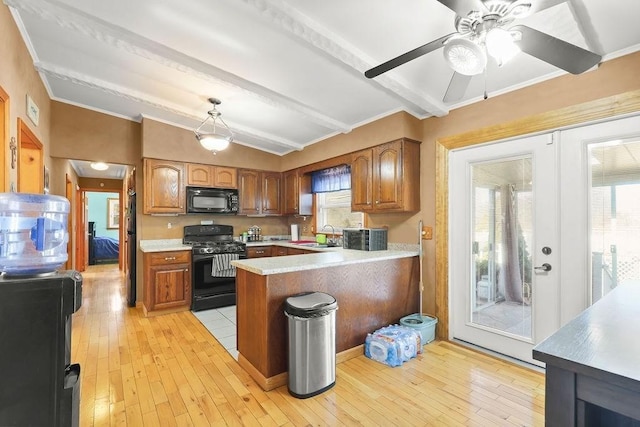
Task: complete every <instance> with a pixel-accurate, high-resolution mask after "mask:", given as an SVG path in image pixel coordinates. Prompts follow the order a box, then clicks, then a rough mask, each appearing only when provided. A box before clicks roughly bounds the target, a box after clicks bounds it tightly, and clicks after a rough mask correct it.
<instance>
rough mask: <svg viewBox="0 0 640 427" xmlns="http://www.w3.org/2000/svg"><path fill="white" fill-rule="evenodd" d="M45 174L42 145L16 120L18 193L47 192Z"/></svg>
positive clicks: (20, 121) (29, 130)
mask: <svg viewBox="0 0 640 427" xmlns="http://www.w3.org/2000/svg"><path fill="white" fill-rule="evenodd" d="M45 174H48V172H47V171H45V169H44V154H43V151H42V143H41V142H40V140H38V138H37V137H36V135H35V134H34V133H33V132H32V131H31V129H29V127H28V126H27V125H26V123H25V122H24V121H22V120H21V119H18V192H20V193H34V194H41V193H46V192H48V191H49V187H48V185H49V183H48V182H47V183H45ZM47 178H48V177H47ZM45 184H46V185H45Z"/></svg>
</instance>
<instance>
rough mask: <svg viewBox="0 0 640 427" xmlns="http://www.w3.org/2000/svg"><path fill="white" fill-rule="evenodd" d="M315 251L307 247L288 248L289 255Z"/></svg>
mask: <svg viewBox="0 0 640 427" xmlns="http://www.w3.org/2000/svg"><path fill="white" fill-rule="evenodd" d="M314 252H315V251H309V250H307V249H298V248H287V255H302V254H312V253H314Z"/></svg>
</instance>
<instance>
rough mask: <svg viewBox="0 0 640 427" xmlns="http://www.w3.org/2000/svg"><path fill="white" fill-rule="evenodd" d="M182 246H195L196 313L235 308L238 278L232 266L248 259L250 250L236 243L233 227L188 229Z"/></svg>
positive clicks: (194, 289)
mask: <svg viewBox="0 0 640 427" xmlns="http://www.w3.org/2000/svg"><path fill="white" fill-rule="evenodd" d="M182 242H183V243H184V244H187V245H191V246H192V250H191V251H192V254H191V260H192V268H191V272H192V273H191V284H192V289H193V298H192V300H191V309H192V310H194V311H199V310H207V309H211V308H218V307H225V306H229V305H235V303H236V277H235V276H236V275H235V267H233V266H232V265H231V264H230V263H231V261H234V260H238V259H245V258H246V257H247V246H246V244H245V243H243V242H238V241H235V240H234V239H233V226H231V225H188V226H186V227H184V237H183V239H182Z"/></svg>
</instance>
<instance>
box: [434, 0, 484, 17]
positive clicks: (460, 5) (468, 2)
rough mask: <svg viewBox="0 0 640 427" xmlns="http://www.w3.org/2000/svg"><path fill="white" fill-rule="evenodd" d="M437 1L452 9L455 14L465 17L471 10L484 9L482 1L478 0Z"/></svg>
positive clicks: (479, 10)
mask: <svg viewBox="0 0 640 427" xmlns="http://www.w3.org/2000/svg"><path fill="white" fill-rule="evenodd" d="M438 2H440V3H442V4H443V5H445V6H447V7H448V8H449V9H451V10H453V11H454V12H455V13H456V14H458V15H460V16H462V17H466V16H467V14H468V13H469V12H471V11H472V10H475V11H478V12H481V11H486V10H487V9H486V7H485V5H484V3H482V2H481V1H480V0H438Z"/></svg>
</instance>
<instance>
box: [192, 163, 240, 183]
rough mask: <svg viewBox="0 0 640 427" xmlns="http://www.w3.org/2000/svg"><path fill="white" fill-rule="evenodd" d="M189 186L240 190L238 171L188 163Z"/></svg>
mask: <svg viewBox="0 0 640 427" xmlns="http://www.w3.org/2000/svg"><path fill="white" fill-rule="evenodd" d="M187 185H193V186H197V187H214V188H238V170H237V169H236V168H228V167H224V166H213V165H200V164H197V163H187Z"/></svg>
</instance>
